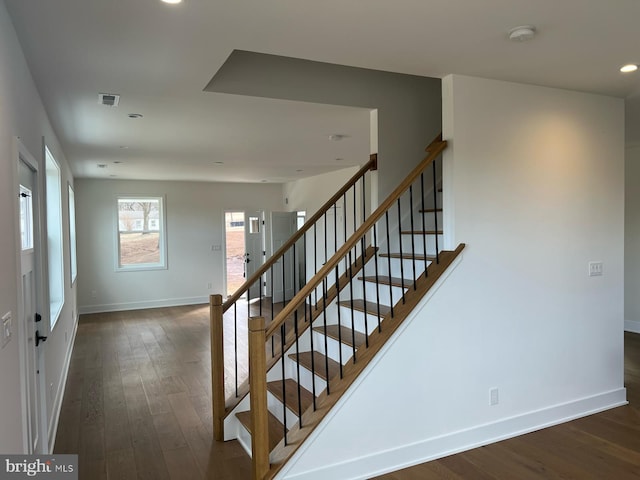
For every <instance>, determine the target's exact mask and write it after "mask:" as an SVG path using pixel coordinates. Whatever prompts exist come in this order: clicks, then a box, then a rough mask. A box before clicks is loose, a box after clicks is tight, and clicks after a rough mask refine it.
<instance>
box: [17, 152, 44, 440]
mask: <svg viewBox="0 0 640 480" xmlns="http://www.w3.org/2000/svg"><path fill="white" fill-rule="evenodd" d="M18 172H19V183H20V185H19V218H20V232H21V242H20V278H21V284H20V296H21V302H20V307H21V308H20V309H19V313H18V315H19V318H18V322H19V331H20V342H21V350H22V352H23V357H22V358H23V361H22V364H23V375H24V379H23V381H24V382H25V384H26V388H25V390H24V391H25V393H26V396H27V398H26V405H27V411H26V430H27V431H26V436H27V443H28V445H27V448H28V453H46V443H47V439H46V435H45V434H44V433H45V432H46V429H45V428H44V427H43V425H44V424H46V421H45V418H44V411H43V406H44V401H43V399H42V391H43V390H42V386H41V384H42V379H41V377H40V376H41V370H42V368H43V367H42V365H41V363H42V358H41V356H42V355H43V352H42V349H43V345H42V343H43V342H44V340H46V337H45V336H44V333H45V332H46V330H47V328H46V326H45V322H43V321H41V320H42V317H41V316H40V315H39V314H38V313H37V311H36V306H37V284H38V281H37V279H38V277H37V275H38V273H39V272H38V269H37V265H38V264H37V261H36V258H37V253H38V252H37V247H38V245H39V242H38V232H39V229H38V222H37V219H38V215H37V209H38V202H37V201H36V199H37V189H36V185H37V182H36V172H35V171H34V170H33V169H32V168H31V167H30V166H29V165H27V164H26V163H25V162H24V161H23V160H22V159H20V160H19V165H18ZM42 373H44V372H42Z"/></svg>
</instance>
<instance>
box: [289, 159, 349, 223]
mask: <svg viewBox="0 0 640 480" xmlns="http://www.w3.org/2000/svg"><path fill="white" fill-rule="evenodd" d="M358 170H360V168H359V167H351V168H344V169H342V170H336V171H335V172H329V173H325V174H323V175H316V176H314V177H309V178H302V179H300V180H296V181H294V182H288V183H285V184H284V185H283V193H284V197H285V198H286V199H288V203H287V205H286V207H287V210H288V211H290V212H295V211H300V210H305V211H306V212H307V218H308V217H310V216H311V215H313V214H314V213H316V212H317V211H318V209H319V208H320V207H321V206H322V205H323V204H324V203H325V202H326V201H327V200H329V198H330V197H331V196H332V195H333V194H334V193H336V192H337V191H338V189H339V188H340V187H342V186H343V185H344V184H345V183H347V181H348V180H349V179H350V178H351V177H353V176H354V175H355V174H356V173H357V171H358Z"/></svg>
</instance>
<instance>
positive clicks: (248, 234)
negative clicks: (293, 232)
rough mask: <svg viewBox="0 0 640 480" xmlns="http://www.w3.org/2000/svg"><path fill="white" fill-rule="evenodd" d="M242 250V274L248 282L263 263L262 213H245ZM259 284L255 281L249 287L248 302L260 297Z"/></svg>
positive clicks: (259, 282) (260, 286)
mask: <svg viewBox="0 0 640 480" xmlns="http://www.w3.org/2000/svg"><path fill="white" fill-rule="evenodd" d="M244 248H245V254H244V273H245V278H246V279H247V280H248V279H249V278H250V277H251V275H253V274H254V273H256V271H257V270H258V268H259V267H260V266H261V265H262V264H263V263H264V253H263V252H264V214H263V213H262V212H245V214H244ZM261 283H262V282H261V281H257V282H254V283H253V284H252V285H251V287H250V288H249V292H248V298H247V299H248V300H251V299H253V298H258V297H259V296H260V292H261V288H262V285H261Z"/></svg>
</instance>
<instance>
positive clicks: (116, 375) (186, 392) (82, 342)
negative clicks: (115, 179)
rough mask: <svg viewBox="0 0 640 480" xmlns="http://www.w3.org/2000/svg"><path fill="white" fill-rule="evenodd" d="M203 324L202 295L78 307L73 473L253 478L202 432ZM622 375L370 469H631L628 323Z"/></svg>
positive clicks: (636, 440)
mask: <svg viewBox="0 0 640 480" xmlns="http://www.w3.org/2000/svg"><path fill="white" fill-rule="evenodd" d="M208 328H209V327H208V308H207V306H206V305H203V306H188V307H175V308H171V309H149V310H139V311H133V312H114V313H108V314H93V315H83V316H82V317H81V320H80V323H79V325H78V333H77V336H76V340H75V345H74V349H73V354H72V357H71V360H70V367H69V376H68V378H67V384H66V389H65V394H64V399H63V403H62V407H61V415H60V421H59V422H60V423H59V426H58V430H57V437H56V443H55V453H78V454H79V478H80V479H81V480H84V479H87V480H94V479H107V478H138V479H144V480H167V479H170V478H180V479H182V478H214V479H216V480H244V479H247V478H251V461H250V459H249V457H248V456H247V455H246V453H245V452H244V450H243V449H242V447H241V446H240V444H239V443H238V442H235V441H231V442H214V441H213V440H212V428H211V416H210V407H211V403H210V402H211V397H210V389H207V387H206V386H205V385H203V384H202V383H200V381H199V380H198V376H197V374H195V373H194V372H196V371H197V370H198V369H200V372H201V374H202V373H203V372H204V374H205V375H208V374H209V371H208V365H207V362H208V355H209V351H208V348H209V347H208ZM203 339H204V340H203ZM143 347H144V349H145V350H146V353H144V352H143ZM241 361H242V360H241ZM322 365H324V364H322ZM240 368H241V369H243V368H246V365H242V364H241V365H240ZM316 369H317V370H321V369H320V368H319V366H318V365H316ZM154 374H155V377H154ZM156 378H157V382H158V383H157V384H156V383H153V382H154V381H155V379H156ZM198 384H200V385H198ZM625 384H626V387H627V397H628V399H629V401H630V402H631V404H630V405H628V406H624V407H619V408H616V409H613V410H608V411H605V412H602V413H599V414H596V415H592V416H589V417H585V418H582V419H579V420H575V421H573V422H569V423H565V424H562V425H557V426H554V427H551V428H547V429H544V430H540V431H537V432H533V433H530V434H527V435H523V436H520V437H516V438H513V439H509V440H505V441H503V442H499V443H495V444H492V445H488V446H486V447H482V448H478V449H475V450H471V451H468V452H463V453H460V454H457V455H452V456H449V457H445V458H441V459H439V460H434V461H432V462H429V463H426V464H422V465H416V466H415V467H411V468H408V469H405V470H400V471H397V472H393V473H389V474H386V475H383V476H381V477H377V478H380V479H384V480H431V479H433V480H436V479H438V480H440V479H451V480H467V479H472V480H476V479H478V480H504V479H512V478H513V479H521V478H522V479H527V478H537V479H540V480H548V479H551V480H553V479H558V478H562V479H575V480H592V479H593V480H596V479H598V480H601V479H609V478H614V479H616V480H618V479H621V480H625V479H637V478H640V410H639V409H638V407H637V405H638V403H639V402H640V335H637V334H631V333H626V334H625ZM200 387H202V388H200ZM159 395H164V396H165V397H166V403H163V404H161V403H154V402H150V397H154V396H159ZM170 398H171V400H170ZM162 402H164V401H162ZM162 405H164V407H163V406H162ZM182 405H186V409H185V410H184V411H183V410H182V409H181V406H182ZM152 409H153V410H154V412H152V411H151V410H152ZM154 413H155V414H154ZM127 439H128V440H127ZM134 473H135V475H134Z"/></svg>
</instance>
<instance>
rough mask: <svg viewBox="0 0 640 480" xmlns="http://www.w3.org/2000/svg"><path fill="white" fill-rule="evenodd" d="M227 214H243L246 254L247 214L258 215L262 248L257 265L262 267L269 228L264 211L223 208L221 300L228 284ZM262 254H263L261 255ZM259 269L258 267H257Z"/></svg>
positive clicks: (225, 294) (265, 256) (224, 296)
mask: <svg viewBox="0 0 640 480" xmlns="http://www.w3.org/2000/svg"><path fill="white" fill-rule="evenodd" d="M229 212H237V213H240V212H242V214H243V218H244V232H243V234H244V235H243V237H244V242H245V246H244V248H245V253H246V249H247V230H248V228H249V225H248V224H247V215H249V214H254V213H256V214H258V217H259V219H260V222H261V225H260V229H261V230H260V236H261V238H260V242H261V244H262V248H261V250H262V251H261V252H260V253H261V255H259V257H260V259H259V262H260V263H259V265H260V266H262V264H264V262H265V260H266V258H267V255H266V253H268V252H267V247H266V238H267V237H266V232H267V229H268V228H269V225H268V224H267V222H266V217H267V214H266V210H261V209H252V208H225V209H223V210H222V232H223V234H222V266H223V271H224V275H223V282H222V291H223V292H225V293H224V295H223V298H226V297H227V293H226V292H227V290H228V289H227V282H228V278H227V223H226V216H227V213H229ZM263 252H264V254H263ZM258 268H259V267H258ZM246 280H247V277H246V276H245V281H246ZM264 289H265V287H264V286H263V287H262V293H263V294H264Z"/></svg>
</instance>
